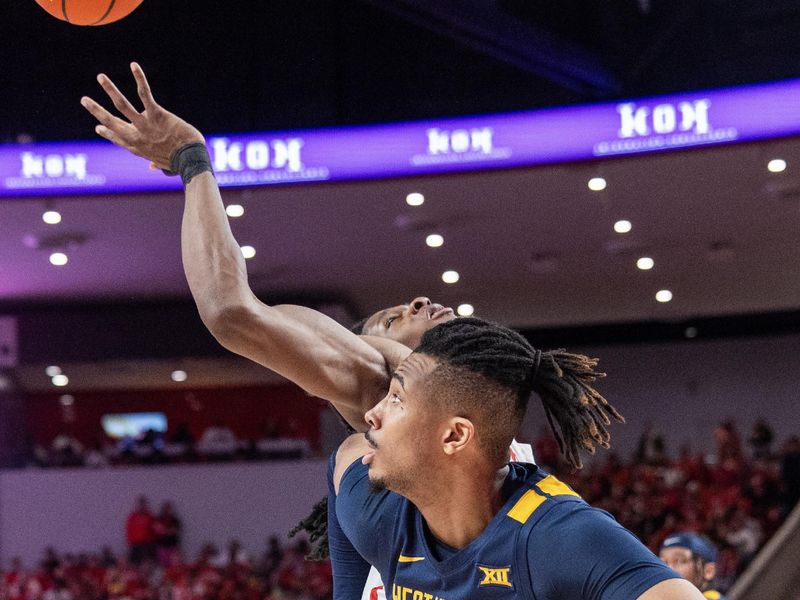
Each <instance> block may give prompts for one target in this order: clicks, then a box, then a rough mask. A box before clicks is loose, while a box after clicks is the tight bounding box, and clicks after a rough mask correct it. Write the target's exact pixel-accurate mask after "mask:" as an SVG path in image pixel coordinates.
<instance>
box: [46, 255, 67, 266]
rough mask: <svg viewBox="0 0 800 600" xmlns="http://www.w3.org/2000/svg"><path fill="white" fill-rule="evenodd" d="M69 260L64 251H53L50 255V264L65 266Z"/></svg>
mask: <svg viewBox="0 0 800 600" xmlns="http://www.w3.org/2000/svg"><path fill="white" fill-rule="evenodd" d="M68 262H69V258H68V257H67V255H66V254H64V253H63V252H53V253H52V254H51V255H50V264H51V265H55V266H56V267H63V266H64V265H65V264H67V263H68Z"/></svg>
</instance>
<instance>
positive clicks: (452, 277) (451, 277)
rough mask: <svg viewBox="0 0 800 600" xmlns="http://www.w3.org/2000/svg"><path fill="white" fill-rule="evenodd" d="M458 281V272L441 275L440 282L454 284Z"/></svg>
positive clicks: (446, 272)
mask: <svg viewBox="0 0 800 600" xmlns="http://www.w3.org/2000/svg"><path fill="white" fill-rule="evenodd" d="M459 279H460V276H459V274H458V271H445V272H444V273H442V281H444V282H445V283H456V282H457V281H458V280H459Z"/></svg>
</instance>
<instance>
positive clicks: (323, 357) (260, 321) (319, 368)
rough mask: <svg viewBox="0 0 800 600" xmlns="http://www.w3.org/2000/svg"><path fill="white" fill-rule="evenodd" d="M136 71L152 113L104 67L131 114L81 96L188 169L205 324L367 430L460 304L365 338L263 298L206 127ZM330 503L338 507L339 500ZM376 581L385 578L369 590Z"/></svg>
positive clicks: (399, 321)
mask: <svg viewBox="0 0 800 600" xmlns="http://www.w3.org/2000/svg"><path fill="white" fill-rule="evenodd" d="M131 71H132V72H133V75H134V78H135V80H136V83H137V91H138V95H139V97H140V98H141V100H142V103H143V104H144V108H145V110H144V111H142V112H139V111H137V110H136V109H135V108H134V107H133V105H132V104H131V103H130V101H128V99H127V98H125V96H124V95H123V94H122V93H120V92H119V90H118V89H117V88H116V86H115V85H114V84H113V82H111V80H110V79H109V78H108V77H106V76H104V75H99V76H98V81H99V83H100V84H101V86H102V87H103V89H104V90H105V91H106V93H107V94H108V95H109V97H110V98H111V100H112V102H113V103H114V106H115V107H116V108H117V109H118V110H119V111H120V113H122V115H123V116H125V117H126V118H127V119H128V121H124V120H123V119H120V118H118V117H115V116H113V115H111V114H110V113H109V112H108V111H106V110H105V109H104V108H103V107H101V106H100V105H99V104H97V103H96V102H95V101H93V100H92V99H90V98H88V97H84V98H82V99H81V104H82V105H83V106H84V107H85V108H86V109H87V110H88V111H89V112H90V113H91V114H92V115H94V116H95V117H96V118H97V120H98V121H99V123H100V124H99V125H97V127H96V132H97V133H98V134H99V135H101V136H102V137H104V138H106V139H108V140H110V141H112V142H113V143H115V144H117V145H118V146H121V147H123V148H126V149H127V150H129V151H130V152H132V153H134V154H136V155H138V156H142V157H144V158H146V159H148V160H150V161H151V166H152V167H154V168H161V169H164V170H165V171H170V172H172V173H178V174H180V175H181V178H182V180H183V183H184V185H185V191H186V203H185V209H184V218H183V225H182V242H181V246H182V253H183V263H184V270H185V272H186V277H187V280H188V282H189V287H190V289H191V292H192V295H193V297H194V299H195V302H196V303H197V307H198V310H199V312H200V316H201V318H202V320H203V322H204V324H205V325H206V326H207V327H208V329H209V330H210V331H211V333H212V334H213V335H214V336H215V337H216V339H217V340H218V341H219V342H220V343H221V344H222V345H223V346H225V347H226V348H228V349H229V350H231V351H232V352H235V353H237V354H240V355H242V356H245V357H247V358H250V359H252V360H254V361H255V362H258V363H259V364H261V365H263V366H265V367H268V368H270V369H272V370H274V371H276V372H278V373H280V374H281V375H283V376H284V377H286V378H287V379H289V380H291V381H293V382H294V383H296V384H297V385H299V386H300V387H302V388H303V389H304V390H305V391H307V392H308V393H309V394H311V395H314V396H317V397H320V398H323V399H326V400H328V401H330V402H331V403H332V404H333V406H334V407H335V408H336V410H337V411H338V412H339V413H340V414H341V415H342V416H343V417H344V418H345V420H346V421H347V422H348V423H349V424H350V425H351V426H352V427H353V428H354V429H355V430H357V431H364V430H366V423H365V421H364V413H365V412H366V411H367V410H369V409H370V408H372V407H373V406H374V405H375V404H376V403H377V402H378V400H379V399H380V398H381V397H382V396H383V395H384V394H385V391H386V388H387V386H388V382H389V378H390V373H391V372H392V371H393V370H394V368H395V367H397V366H398V365H399V364H400V362H401V361H402V360H403V359H404V358H405V357H406V356H407V355H408V354H409V353H410V352H411V348H414V347H415V346H416V345H417V344H418V343H419V340H420V339H421V337H422V335H423V333H424V332H425V331H427V330H428V329H430V328H432V327H434V326H436V325H437V324H439V323H443V322H446V321H449V320H451V319H453V318H454V314H453V311H452V309H449V308H445V307H443V306H441V305H438V304H433V303H432V302H431V301H430V300H429V299H428V298H425V297H419V298H415V299H414V300H412V301H411V302H410V303H409V304H403V305H398V306H394V307H390V308H387V309H384V310H382V311H379V312H377V313H375V314H374V315H372V316H371V317H370V318H368V319H367V320H366V321H365V322H364V323H363V325H362V326H361V328H360V331H359V333H363V334H365V336H364V337H361V338H360V337H358V336H356V335H354V334H353V333H351V332H350V331H348V330H346V329H345V328H343V327H341V326H340V325H339V324H338V323H336V322H335V321H333V320H332V319H329V318H328V317H326V316H325V315H323V314H321V313H319V312H317V311H314V310H311V309H308V308H305V307H300V306H288V305H282V306H267V305H265V304H263V303H261V302H260V301H259V300H258V299H257V298H256V297H255V295H254V294H253V292H252V291H251V289H250V287H249V285H248V282H247V272H246V267H245V264H244V259H243V258H242V255H241V251H240V249H239V245H238V243H237V242H236V240H235V239H234V237H233V234H232V233H231V230H230V226H229V224H228V219H227V216H226V214H225V209H224V205H223V203H222V199H221V196H220V193H219V188H218V187H217V185H216V180H215V179H214V176H213V173H212V172H211V165H210V162H209V159H208V154H207V152H206V150H205V145H204V138H203V136H202V134H201V133H200V132H199V131H198V130H197V129H195V128H194V127H192V126H191V125H189V124H188V123H186V122H185V121H183V120H182V119H180V118H179V117H177V116H176V115H174V114H172V113H170V112H168V111H166V110H164V109H163V108H162V107H161V106H159V105H158V104H157V103H156V102H155V100H154V99H153V96H152V93H151V92H150V88H149V85H148V83H147V79H146V77H145V75H144V72H143V71H142V69H141V68H140V67H139V66H138V65H136V64H132V65H131ZM511 458H512V459H514V460H524V461H527V462H533V452H532V450H531V448H530V446H529V445H527V444H516V443H515V444H513V445H512V447H511ZM329 508H330V510H331V511H332V510H333V506H332V505H331V506H330V507H329ZM333 520H335V515H334V518H333ZM348 545H349V542H347V541H346V540H345V541H344V542H343V543H342V544H340V549H341V551H342V552H347V546H348ZM334 562H336V561H335V557H334ZM355 563H358V564H355ZM349 564H350V566H351V567H353V568H350V569H348V573H349V574H351V575H352V574H353V573H356V575H357V576H355V577H351V578H350V579H349V580H348V585H347V586H343V585H337V586H335V587H336V589H337V590H340V591H341V593H340V592H337V598H348V599H354V598H356V597H358V596H360V594H361V588H362V587H363V585H364V578H365V576H366V570H368V569H369V566H368V565H366V563H364V562H363V561H361V560H360V559H358V558H357V555H355V552H354V551H353V552H351V553H350V559H349ZM353 565H355V566H353ZM365 569H366V570H365ZM343 570H344V569H342V568H340V569H338V571H339V572H342V571H343ZM376 579H377V578H376V577H373V580H376ZM375 587H379V582H375V583H370V585H369V586H368V588H367V589H368V590H371V589H373V588H375ZM356 588H357V590H358V592H355V589H356Z"/></svg>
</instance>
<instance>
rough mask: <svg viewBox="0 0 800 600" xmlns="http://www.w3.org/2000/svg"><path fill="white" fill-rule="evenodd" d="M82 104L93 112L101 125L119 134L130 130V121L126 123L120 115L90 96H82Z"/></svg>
mask: <svg viewBox="0 0 800 600" xmlns="http://www.w3.org/2000/svg"><path fill="white" fill-rule="evenodd" d="M81 104H82V105H83V107H84V108H85V109H86V110H88V111H89V112H90V113H92V116H94V118H95V119H97V120H98V121H99V122H100V124H101V125H103V126H104V127H105V128H106V129H108V130H110V131H112V132H113V133H115V134H117V135H123V134H125V133H126V132H128V131H129V130H130V128H131V125H130V123H126V122H125V121H123V120H122V119H120V118H119V117H115V116H114V115H112V114H111V113H110V112H108V111H107V110H106V109H105V108H103V107H102V106H100V105H99V104H98V103H97V102H95V101H94V100H92V99H91V98H89V97H88V96H84V97H83V98H81ZM99 133H100V132H99V131H98V134H99ZM103 137H106V136H103Z"/></svg>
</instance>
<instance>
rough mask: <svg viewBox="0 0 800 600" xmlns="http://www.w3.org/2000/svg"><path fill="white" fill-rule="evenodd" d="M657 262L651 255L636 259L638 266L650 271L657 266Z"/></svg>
mask: <svg viewBox="0 0 800 600" xmlns="http://www.w3.org/2000/svg"><path fill="white" fill-rule="evenodd" d="M655 264H656V261H654V260H653V259H652V258H650V257H649V256H643V257H642V258H640V259H639V260H637V261H636V267H637V268H639V269H641V270H642V271H649V270H650V269H652V268H653V267H654V266H655Z"/></svg>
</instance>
